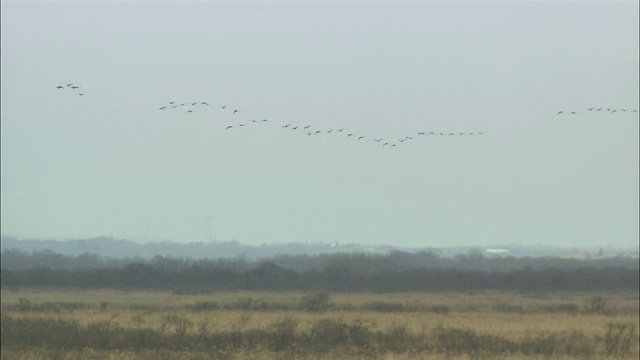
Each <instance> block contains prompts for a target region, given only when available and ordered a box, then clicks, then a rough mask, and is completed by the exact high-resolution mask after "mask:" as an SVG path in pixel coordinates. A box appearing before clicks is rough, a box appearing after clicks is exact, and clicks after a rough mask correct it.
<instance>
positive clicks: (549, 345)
mask: <svg viewBox="0 0 640 360" xmlns="http://www.w3.org/2000/svg"><path fill="white" fill-rule="evenodd" d="M1 309H2V358H3V359H29V358H33V359H40V358H60V359H82V358H94V359H103V358H104V359H116V358H117V359H123V358H124V359H126V358H132V359H133V358H145V359H146V358H148V359H156V358H163V359H207V358H212V357H213V358H228V359H281V358H283V359H284V358H296V359H299V358H304V359H331V358H356V359H359V358H362V359H365V358H381V359H409V358H421V359H469V358H504V359H519V358H522V359H524V358H526V359H538V358H539V359H548V358H552V359H584V358H593V359H601V358H615V359H634V358H638V335H637V334H638V328H637V325H638V319H639V314H638V294H637V293H618V294H612V293H609V294H607V293H600V294H593V293H589V294H580V293H555V294H535V295H531V294H530V295H523V294H514V293H489V292H487V293H468V294H462V293H433V294H431V293H429V294H426V293H407V294H375V293H353V294H346V293H336V294H306V293H293V292H219V293H213V294H194V295H185V294H175V293H168V292H142V291H140V292H137V291H130V292H123V291H115V290H114V291H110V290H99V291H85V290H55V289H21V290H8V289H3V290H2V303H1Z"/></svg>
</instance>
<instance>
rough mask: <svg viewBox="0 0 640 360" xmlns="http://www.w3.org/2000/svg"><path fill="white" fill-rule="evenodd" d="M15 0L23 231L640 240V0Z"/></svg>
mask: <svg viewBox="0 0 640 360" xmlns="http://www.w3.org/2000/svg"><path fill="white" fill-rule="evenodd" d="M1 10H2V11H1V12H2V19H1V20H2V25H1V26H2V28H1V30H2V34H1V36H2V49H1V50H2V56H1V61H2V73H1V75H2V76H1V79H2V80H1V91H2V93H1V100H2V108H1V126H2V128H1V140H2V144H1V150H2V153H1V161H2V163H1V170H2V177H1V180H2V182H1V195H2V201H1V211H2V213H1V224H2V234H4V235H16V236H21V237H43V238H79V237H92V236H102V235H105V236H115V237H125V238H126V237H133V236H148V237H149V238H165V239H172V240H177V241H200V240H206V239H208V238H209V220H208V219H209V217H210V218H211V222H210V223H211V235H212V237H213V238H214V239H218V240H229V239H236V240H239V241H241V242H244V243H252V244H259V243H264V242H267V243H268V242H287V241H325V242H333V241H341V242H357V243H365V244H376V243H391V244H398V245H406V246H445V245H482V244H500V243H522V244H553V245H562V246H583V245H589V246H591V245H617V246H631V245H637V243H638V236H639V234H638V228H639V224H638V216H639V211H638V207H639V200H638V199H639V190H638V171H639V169H638V163H639V156H638V119H639V117H638V113H637V112H635V113H633V112H630V111H626V112H623V111H621V109H638V97H639V74H638V63H639V60H638V30H639V29H638V22H639V19H638V3H637V2H609V1H607V2H604V1H603V2H477V1H474V2H422V3H414V2H391V1H382V2H376V3H360V2H352V3H342V2H316V1H304V2H303V1H292V2H270V1H261V2H248V1H240V2H191V1H173V2H133V1H130V2H125V1H122V2H115V3H114V2H99V1H77V2H62V1H48V2H33V1H29V2H26V1H4V0H3V1H2V9H1ZM67 83H74V84H78V85H79V86H81V89H80V90H79V91H82V92H83V93H84V94H85V95H84V96H82V97H80V96H78V95H77V91H75V90H72V89H65V90H56V89H55V87H56V86H58V85H59V84H67ZM74 91H75V92H74ZM169 101H176V102H178V103H182V102H185V103H189V102H195V101H206V102H208V103H210V104H211V106H210V107H206V106H203V105H199V106H196V107H193V109H194V110H195V112H194V113H187V111H186V109H187V107H186V106H185V107H178V108H176V109H173V108H171V107H170V108H169V109H167V110H163V111H159V110H158V109H159V107H161V106H164V105H167V103H168V102H169ZM221 105H228V108H227V109H225V110H222V109H220V106H221ZM591 107H596V108H603V110H602V111H600V112H596V111H589V110H587V108H591ZM607 108H610V109H619V111H618V112H616V113H613V114H612V113H611V112H610V111H609V112H607V111H606V110H605V109H607ZM231 109H239V110H240V112H239V113H237V114H236V115H231V111H230V110H231ZM559 110H565V111H568V112H570V111H576V114H575V115H566V114H562V115H557V112H558V111H559ZM262 118H267V119H269V122H268V123H266V124H264V123H260V124H253V123H251V122H250V120H254V119H257V120H260V119H262ZM240 123H247V126H245V127H242V128H240V127H239V126H238V125H239V124H240ZM287 123H291V124H293V125H292V126H295V125H299V126H300V127H302V126H305V125H311V126H312V127H311V128H310V130H311V129H313V130H321V131H323V133H322V134H319V135H317V136H315V135H314V136H308V135H306V133H303V132H302V131H301V129H298V130H291V129H289V128H287V129H283V128H281V126H282V125H284V124H287ZM230 124H234V125H235V127H234V128H233V129H231V130H229V131H227V130H225V128H226V126H227V125H230ZM331 128H334V129H337V128H345V131H344V132H343V133H338V132H337V131H334V132H332V133H331V134H327V133H326V131H327V130H329V129H331ZM418 131H424V132H426V133H429V132H432V131H433V132H436V133H439V132H443V133H449V132H455V133H458V132H466V133H468V132H474V133H476V134H475V135H467V134H465V135H455V136H448V135H446V136H439V135H438V136H433V135H418V134H417V132H418ZM479 131H483V132H484V134H483V135H481V136H479V135H477V132H479ZM347 132H353V133H354V134H356V135H358V136H365V139H362V140H360V141H358V140H356V139H354V138H353V137H349V138H347V137H346V133H347ZM405 136H411V137H413V139H412V140H409V141H406V142H402V143H401V142H399V139H401V138H404V137H405ZM375 138H384V139H386V140H385V141H389V142H391V143H395V144H397V145H398V146H396V147H394V148H389V147H388V146H387V147H383V146H382V145H381V143H376V142H374V141H373V139H375Z"/></svg>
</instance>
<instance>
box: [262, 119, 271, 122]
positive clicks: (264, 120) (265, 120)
mask: <svg viewBox="0 0 640 360" xmlns="http://www.w3.org/2000/svg"><path fill="white" fill-rule="evenodd" d="M261 121H262V122H267V121H269V120H267V119H262V120H261Z"/></svg>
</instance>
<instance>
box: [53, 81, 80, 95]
mask: <svg viewBox="0 0 640 360" xmlns="http://www.w3.org/2000/svg"><path fill="white" fill-rule="evenodd" d="M56 89H57V90H71V91H75V92H76V94H78V96H84V93H82V92H80V91H81V90H80V85H76V84H71V83H69V84H66V86H65V85H58V86H56Z"/></svg>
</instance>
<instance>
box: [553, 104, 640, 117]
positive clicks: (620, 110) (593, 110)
mask: <svg viewBox="0 0 640 360" xmlns="http://www.w3.org/2000/svg"><path fill="white" fill-rule="evenodd" d="M587 110H588V111H591V112H599V111H602V112H608V113H611V114H614V113H619V114H622V113H625V112H631V113H636V112H638V110H637V109H633V110H631V109H612V108H606V109H605V108H596V107H595V106H594V107H590V108H587ZM578 113H580V111H566V110H560V111H558V115H576V114H578Z"/></svg>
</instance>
